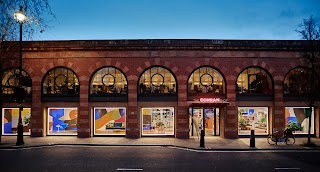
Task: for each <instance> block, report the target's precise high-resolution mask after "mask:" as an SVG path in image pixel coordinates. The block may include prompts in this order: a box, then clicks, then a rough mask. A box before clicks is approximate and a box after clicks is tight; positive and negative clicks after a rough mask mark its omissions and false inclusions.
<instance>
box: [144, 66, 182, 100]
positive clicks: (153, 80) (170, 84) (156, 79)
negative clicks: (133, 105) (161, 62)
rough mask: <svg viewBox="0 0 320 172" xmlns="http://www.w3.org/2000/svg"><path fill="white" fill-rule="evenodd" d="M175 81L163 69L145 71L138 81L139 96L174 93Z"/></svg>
mask: <svg viewBox="0 0 320 172" xmlns="http://www.w3.org/2000/svg"><path fill="white" fill-rule="evenodd" d="M176 87H177V84H176V79H175V78H174V76H173V75H172V73H171V72H170V71H169V70H167V69H165V68H163V67H152V68H149V69H147V70H146V71H145V72H144V73H143V74H142V75H141V77H140V79H139V91H138V93H140V94H147V93H152V94H158V93H165V94H170V93H176Z"/></svg>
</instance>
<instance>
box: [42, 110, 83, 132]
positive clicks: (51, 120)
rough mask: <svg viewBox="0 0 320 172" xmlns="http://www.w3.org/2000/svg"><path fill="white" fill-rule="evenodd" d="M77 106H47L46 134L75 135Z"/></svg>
mask: <svg viewBox="0 0 320 172" xmlns="http://www.w3.org/2000/svg"><path fill="white" fill-rule="evenodd" d="M77 120H78V110H77V108H48V125H47V131H48V135H77Z"/></svg>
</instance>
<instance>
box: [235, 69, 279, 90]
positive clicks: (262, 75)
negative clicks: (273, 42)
mask: <svg viewBox="0 0 320 172" xmlns="http://www.w3.org/2000/svg"><path fill="white" fill-rule="evenodd" d="M236 85H237V94H273V82H272V79H271V77H270V75H269V74H268V73H267V72H266V71H265V70H264V69H262V68H260V67H249V68H247V69H244V70H243V71H242V72H241V73H240V74H239V76H238V78H237V82H236Z"/></svg>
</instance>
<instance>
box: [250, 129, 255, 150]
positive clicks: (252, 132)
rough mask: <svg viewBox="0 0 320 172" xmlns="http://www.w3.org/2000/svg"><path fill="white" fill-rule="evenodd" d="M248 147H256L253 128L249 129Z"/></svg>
mask: <svg viewBox="0 0 320 172" xmlns="http://www.w3.org/2000/svg"><path fill="white" fill-rule="evenodd" d="M250 147H256V141H255V135H254V130H251V135H250Z"/></svg>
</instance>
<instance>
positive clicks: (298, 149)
mask: <svg viewBox="0 0 320 172" xmlns="http://www.w3.org/2000/svg"><path fill="white" fill-rule="evenodd" d="M54 146H92V147H173V148H178V149H185V150H193V151H263V150H266V151H277V150H279V151H293V150H295V151H301V150H310V151H311V150H320V147H299V148H256V147H249V148H210V147H199V148H192V147H185V146H177V145H170V144H159V145H153V144H152V145H147V144H136V145H132V144H131V145H128V144H90V143H84V144H72V143H70V144H68V143H57V144H55V143H49V144H39V145H29V146H25V145H21V146H16V145H12V144H11V145H8V146H0V150H1V149H16V150H19V149H31V148H41V147H54Z"/></svg>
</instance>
